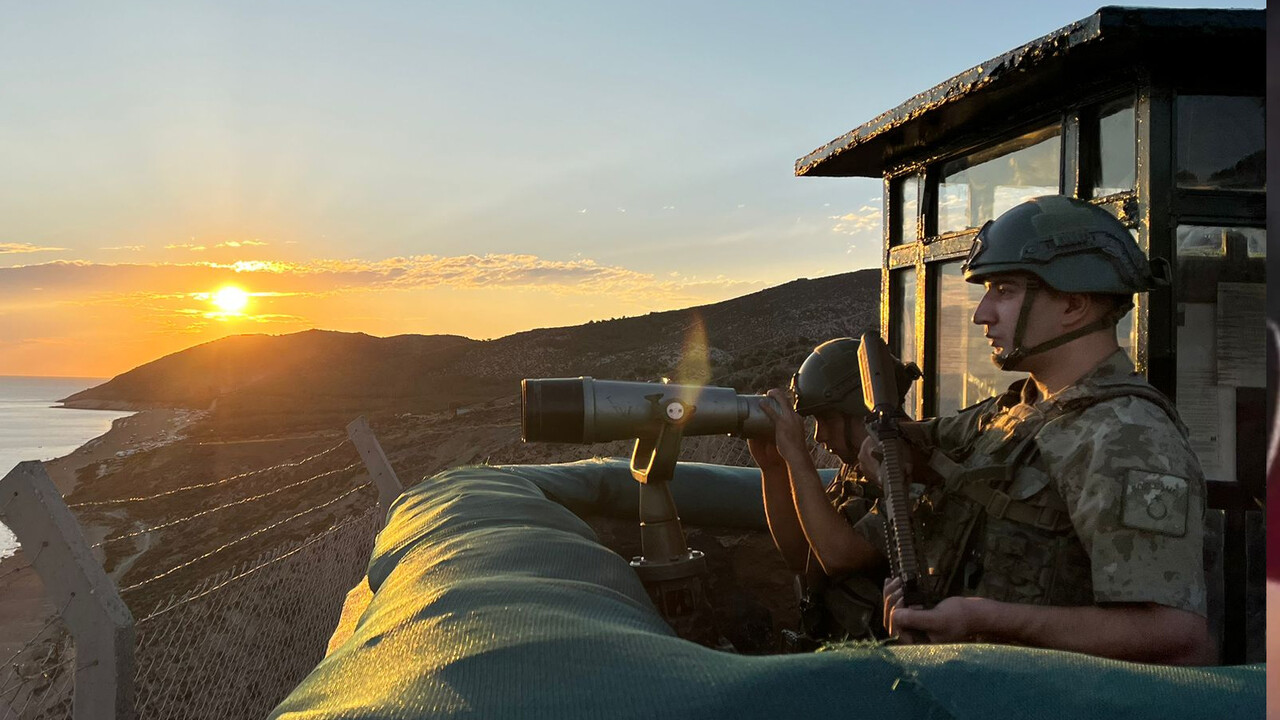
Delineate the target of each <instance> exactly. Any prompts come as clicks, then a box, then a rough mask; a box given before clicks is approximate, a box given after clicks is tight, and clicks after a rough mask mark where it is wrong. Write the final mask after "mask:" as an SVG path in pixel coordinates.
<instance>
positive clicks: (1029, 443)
mask: <svg viewBox="0 0 1280 720" xmlns="http://www.w3.org/2000/svg"><path fill="white" fill-rule="evenodd" d="M1026 382H1029V381H1027V380H1022V381H1019V382H1017V383H1014V384H1013V385H1012V386H1011V387H1010V388H1009V391H1008V392H1006V393H1004V394H1003V395H1000V396H997V397H995V398H991V399H989V400H986V401H984V402H983V403H980V404H979V405H977V406H975V408H974V411H975V412H977V413H978V416H977V419H976V432H974V433H972V434H971V437H970V441H969V444H968V445H967V446H965V447H962V448H958V449H956V450H953V451H951V452H950V453H948V454H943V453H942V452H941V451H940V450H935V451H934V452H933V455H932V457H931V458H930V463H929V465H930V467H931V468H932V469H933V470H934V471H936V472H937V473H938V474H939V475H941V476H942V477H943V478H944V484H943V485H942V486H941V487H936V486H935V487H934V488H931V492H930V493H928V494H927V495H926V496H925V498H924V500H923V502H922V503H921V505H920V506H919V507H917V509H916V512H915V513H914V515H913V522H914V523H915V525H916V537H917V542H918V543H919V544H920V549H921V553H922V555H923V557H924V558H925V560H926V565H927V567H925V568H922V572H923V573H924V578H923V580H924V582H923V583H922V584H923V586H924V588H925V590H926V592H927V593H928V595H929V597H930V598H931V599H932V600H934V601H935V602H936V601H937V600H938V599H941V598H944V597H949V596H952V595H966V596H977V597H985V598H990V599H993V600H1000V601H1005V602H1014V603H1023V604H1036V605H1089V604H1092V603H1093V579H1092V577H1093V575H1092V569H1091V565H1090V560H1089V556H1088V553H1087V552H1086V551H1085V548H1084V546H1083V545H1082V544H1081V542H1080V538H1079V537H1078V536H1077V535H1076V531H1075V527H1074V525H1073V524H1072V522H1071V518H1070V515H1069V513H1068V510H1067V506H1066V503H1065V501H1064V500H1063V498H1062V496H1061V495H1060V494H1059V492H1058V490H1057V488H1056V486H1055V485H1054V484H1053V483H1052V482H1051V478H1050V472H1051V468H1049V467H1047V466H1046V463H1045V461H1044V460H1043V458H1042V457H1041V455H1040V452H1039V446H1038V445H1037V444H1036V437H1037V435H1038V434H1039V433H1040V430H1041V429H1042V428H1043V427H1044V426H1045V424H1047V423H1048V422H1050V421H1052V420H1055V419H1058V418H1061V417H1063V416H1065V415H1068V414H1071V413H1078V412H1082V411H1083V410H1085V409H1087V408H1089V407H1091V406H1093V405H1096V404H1098V403H1100V402H1105V401H1107V400H1111V399H1114V398H1120V397H1138V398H1141V399H1143V400H1147V401H1149V402H1151V403H1153V404H1155V405H1156V406H1158V407H1160V408H1161V409H1162V410H1163V411H1164V412H1165V413H1166V414H1167V415H1168V416H1169V417H1170V418H1171V419H1172V420H1173V422H1174V424H1175V425H1176V426H1177V427H1178V429H1179V431H1180V432H1182V433H1183V435H1184V436H1185V435H1186V428H1185V426H1183V425H1182V422H1181V420H1179V418H1178V415H1177V411H1176V410H1175V409H1174V407H1173V405H1172V404H1171V403H1170V402H1169V400H1168V398H1166V397H1165V396H1164V395H1162V394H1161V393H1160V392H1159V391H1157V390H1156V389H1155V388H1153V387H1151V385H1149V384H1148V383H1147V382H1146V381H1145V380H1144V379H1142V378H1141V377H1140V376H1137V375H1130V376H1128V377H1120V378H1105V379H1095V380H1086V381H1085V382H1083V383H1080V384H1078V385H1075V386H1072V387H1070V388H1068V389H1066V390H1064V391H1063V392H1062V393H1060V394H1059V395H1058V396H1057V397H1055V398H1053V399H1052V400H1051V401H1049V403H1037V406H1036V407H1032V406H1029V405H1025V404H1021V402H1020V401H1021V396H1022V391H1023V386H1024V385H1025V383H1026ZM1046 405H1047V407H1045V406H1046ZM1041 408H1043V409H1041Z"/></svg>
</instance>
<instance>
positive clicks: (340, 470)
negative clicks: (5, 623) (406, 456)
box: [0, 461, 363, 577]
mask: <svg viewBox="0 0 1280 720" xmlns="http://www.w3.org/2000/svg"><path fill="white" fill-rule="evenodd" d="M362 465H363V463H361V462H360V461H356V462H353V463H351V464H350V465H348V466H346V467H341V468H338V469H337V470H329V471H327V472H322V473H320V474H319V475H312V476H311V477H309V478H307V479H306V480H299V481H297V482H295V483H290V484H288V485H282V486H280V487H278V488H276V489H274V490H268V491H267V492H264V493H260V494H258V495H254V496H252V497H247V498H241V499H239V500H235V501H233V502H229V503H227V504H226V505H219V506H218V507H215V508H210V509H208V510H201V511H200V512H198V513H195V514H193V515H188V516H186V517H184V518H178V519H177V520H170V521H169V522H166V523H161V524H160V525H155V526H153V527H149V528H144V529H142V530H137V531H135V532H131V533H126V534H124V535H117V536H116V537H112V538H105V539H103V540H100V541H98V542H96V543H94V544H93V545H92V546H91V547H95V548H99V547H103V546H105V545H110V544H111V543H113V542H117V541H119V540H128V539H129V538H134V537H138V536H139V535H146V534H147V533H151V532H155V531H157V530H164V529H165V528H171V527H173V526H174V525H180V524H182V523H184V522H188V521H190V520H195V519H196V518H198V517H203V516H205V515H208V514H210V513H215V512H217V511H219V510H226V509H227V508H229V507H235V506H236V505H243V504H245V503H248V502H252V501H254V500H261V499H262V498H265V497H270V496H272V495H275V494H277V493H282V492H284V491H285V490H289V489H291V488H295V487H298V486H299V485H305V484H307V483H309V482H315V481H316V480H319V479H321V478H325V477H329V476H331V475H337V474H338V473H343V472H346V471H348V470H352V469H354V468H357V467H360V466H362ZM0 577H3V576H2V575H0Z"/></svg>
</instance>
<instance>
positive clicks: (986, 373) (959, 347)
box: [934, 261, 1027, 415]
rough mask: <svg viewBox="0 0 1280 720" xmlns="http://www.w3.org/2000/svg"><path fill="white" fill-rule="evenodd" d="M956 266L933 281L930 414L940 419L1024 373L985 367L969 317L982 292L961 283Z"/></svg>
mask: <svg viewBox="0 0 1280 720" xmlns="http://www.w3.org/2000/svg"><path fill="white" fill-rule="evenodd" d="M961 264H962V263H961V262H959V261H956V262H947V263H942V264H941V267H940V268H939V269H940V273H939V278H938V312H937V313H936V314H935V316H934V323H935V328H934V329H935V334H936V337H937V338H938V350H937V352H938V362H937V370H936V372H935V374H936V376H937V377H936V378H935V379H934V383H935V387H936V388H937V390H938V407H937V411H936V414H938V415H946V414H948V413H954V412H955V411H956V410H959V409H961V408H966V407H969V406H970V405H973V404H974V403H976V402H979V401H981V400H983V399H986V398H988V397H991V396H992V395H995V394H996V393H999V392H1003V391H1004V390H1005V389H1006V388H1008V387H1009V383H1011V382H1013V381H1015V380H1017V379H1019V378H1023V377H1026V376H1027V375H1026V373H1015V372H1005V371H1003V370H1001V369H1000V368H998V367H996V366H995V364H994V363H992V362H991V346H990V344H988V342H987V339H986V337H984V336H983V328H982V326H981V325H974V324H973V311H974V310H975V309H977V307H978V301H980V300H981V299H982V294H983V292H985V290H984V288H983V287H982V286H981V285H977V284H974V283H969V282H965V281H964V275H963V273H962V272H961V270H960V266H961Z"/></svg>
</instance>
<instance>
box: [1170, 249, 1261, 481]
mask: <svg viewBox="0 0 1280 720" xmlns="http://www.w3.org/2000/svg"><path fill="white" fill-rule="evenodd" d="M1177 242H1178V254H1177V278H1176V280H1175V283H1176V284H1175V288H1174V291H1175V297H1176V298H1177V355H1176V358H1177V366H1178V372H1177V378H1176V382H1177V397H1178V411H1179V412H1180V413H1181V415H1182V420H1183V422H1185V423H1186V425H1187V427H1188V429H1189V430H1190V431H1191V447H1192V448H1193V449H1194V450H1195V451H1196V455H1197V456H1198V457H1199V458H1200V464H1201V466H1202V467H1203V468H1204V474H1205V477H1206V478H1209V479H1210V480H1217V481H1227V482H1232V481H1235V480H1236V467H1237V465H1238V461H1237V458H1236V447H1237V444H1238V443H1237V442H1236V436H1237V428H1240V429H1241V431H1242V432H1243V431H1244V428H1248V427H1251V426H1252V425H1253V424H1256V423H1258V422H1261V420H1262V419H1261V418H1253V417H1244V416H1240V415H1239V413H1238V410H1237V401H1238V400H1239V398H1240V397H1241V394H1242V393H1244V394H1246V395H1247V394H1248V393H1262V392H1264V388H1265V387H1266V385H1265V383H1266V379H1265V376H1266V354H1267V353H1266V324H1265V315H1266V309H1265V305H1266V296H1267V289H1266V275H1265V273H1266V268H1265V266H1266V257H1265V256H1266V232H1265V231H1264V230H1263V229H1262V228H1242V227H1212V226H1204V225H1179V226H1178V229H1177ZM1251 247H1252V248H1254V249H1255V251H1254V252H1250V250H1251ZM1257 445H1258V447H1257V449H1256V452H1258V453H1262V452H1263V443H1262V442H1259V443H1257ZM1249 452H1253V450H1249ZM1254 464H1256V466H1257V467H1262V459H1261V456H1260V455H1259V457H1258V458H1256V463H1254Z"/></svg>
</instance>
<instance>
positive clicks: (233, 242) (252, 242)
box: [214, 240, 267, 248]
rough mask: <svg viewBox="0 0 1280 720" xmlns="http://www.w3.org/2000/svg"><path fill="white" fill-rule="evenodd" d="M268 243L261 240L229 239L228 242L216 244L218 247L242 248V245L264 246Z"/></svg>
mask: <svg viewBox="0 0 1280 720" xmlns="http://www.w3.org/2000/svg"><path fill="white" fill-rule="evenodd" d="M266 244H267V243H264V242H262V241H261V240H228V241H227V242H223V243H218V244H217V245H214V247H216V248H241V247H262V246H264V245H266Z"/></svg>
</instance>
